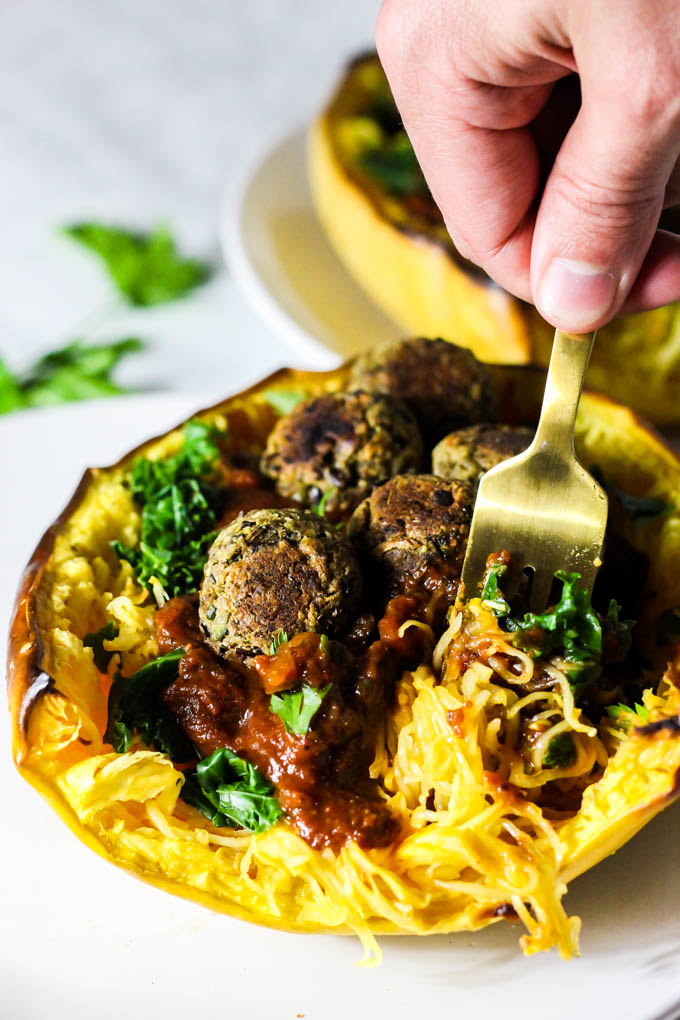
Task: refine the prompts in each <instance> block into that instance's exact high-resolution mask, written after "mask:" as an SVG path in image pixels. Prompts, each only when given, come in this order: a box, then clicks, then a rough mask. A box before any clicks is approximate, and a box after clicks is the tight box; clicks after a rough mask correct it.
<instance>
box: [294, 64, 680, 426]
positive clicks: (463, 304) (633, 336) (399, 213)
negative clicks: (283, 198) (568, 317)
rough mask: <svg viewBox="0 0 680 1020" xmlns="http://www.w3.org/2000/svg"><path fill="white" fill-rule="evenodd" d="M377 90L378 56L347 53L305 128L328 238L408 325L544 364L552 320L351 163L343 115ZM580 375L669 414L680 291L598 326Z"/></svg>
mask: <svg viewBox="0 0 680 1020" xmlns="http://www.w3.org/2000/svg"><path fill="white" fill-rule="evenodd" d="M386 89H387V85H386V81H385V78H384V74H383V72H382V69H381V67H380V64H379V62H378V58H377V56H376V55H375V54H374V53H369V54H365V55H363V56H360V57H357V58H356V59H355V60H354V61H352V63H350V65H349V66H348V68H347V70H346V72H345V74H344V75H343V77H342V79H341V81H340V83H339V85H338V87H337V89H336V91H335V93H334V95H333V97H332V98H331V100H330V102H329V103H328V105H327V106H326V108H325V109H324V111H323V112H322V114H321V115H320V117H319V118H318V119H317V120H316V121H315V122H314V123H313V125H312V127H311V129H310V132H309V142H308V169H309V178H310V183H311V188H312V195H313V198H314V203H315V206H316V210H317V214H318V216H319V219H320V221H321V223H322V225H323V227H324V229H325V231H326V234H327V236H328V239H329V241H330V242H331V244H332V245H333V247H334V249H335V251H336V253H337V254H338V256H339V257H340V259H341V260H342V262H343V263H344V264H345V266H346V267H347V268H348V270H349V271H350V272H351V274H352V275H353V276H354V278H355V279H356V280H357V282H358V283H359V284H360V285H361V287H362V288H363V289H364V290H365V291H366V292H367V293H368V294H369V295H370V297H372V298H373V300H374V301H375V302H376V304H378V305H379V306H380V307H381V308H382V309H383V310H384V311H385V312H386V313H387V314H388V315H389V316H390V317H391V318H392V319H393V320H394V321H395V322H396V323H397V324H398V325H399V326H401V327H402V328H403V329H404V331H405V333H406V334H407V335H418V334H420V335H422V336H428V337H434V336H441V337H444V338H445V339H447V340H451V341H453V342H454V343H457V344H461V345H463V346H466V347H470V348H471V349H472V351H473V352H474V353H475V354H476V355H477V357H478V358H480V359H481V360H483V361H493V362H498V363H504V364H525V363H535V364H539V365H547V363H548V359H549V356H550V348H551V344H552V330H551V329H550V328H549V327H548V326H547V324H546V323H545V322H544V321H543V319H541V317H540V316H539V315H538V313H537V312H536V310H535V308H533V306H531V305H528V304H526V303H524V302H522V301H519V300H517V299H516V298H514V297H512V296H511V295H510V294H508V293H506V292H505V291H503V290H502V289H501V288H500V287H498V286H497V285H496V284H494V283H493V282H492V281H491V280H490V279H489V278H488V277H487V276H486V275H485V274H484V273H483V272H482V271H480V270H479V269H478V268H477V267H476V266H474V265H472V263H470V262H467V261H465V259H463V258H462V257H461V256H460V255H459V254H458V253H457V251H456V250H455V248H454V246H453V243H452V241H451V239H450V237H449V236H448V234H447V232H446V229H445V228H444V225H443V223H440V224H428V223H426V222H424V221H423V220H422V219H420V218H419V217H418V216H416V215H414V214H413V213H412V212H410V211H409V209H408V208H407V207H406V205H405V203H404V201H403V200H402V199H401V198H399V197H396V196H393V195H388V194H387V193H386V192H385V191H384V190H383V189H381V188H380V186H379V185H377V184H375V183H374V182H372V181H370V180H369V179H368V178H367V176H366V174H365V173H364V174H362V173H360V172H357V166H356V160H355V159H354V155H355V154H354V152H353V146H352V145H351V144H348V143H347V133H346V132H344V131H343V126H344V125H345V124H346V123H347V122H348V119H350V118H353V117H356V116H361V115H365V113H366V110H367V108H368V107H370V103H371V102H372V99H373V98H374V97H375V94H376V91H377V90H381V91H383V92H384V91H386ZM588 384H589V385H590V386H592V387H593V388H594V389H597V390H599V391H601V392H603V393H607V394H609V395H610V396H612V397H613V398H614V399H616V400H619V401H621V402H622V403H625V404H627V405H629V406H631V407H633V408H634V409H635V410H637V411H639V412H641V413H642V414H644V415H645V416H646V417H648V418H649V419H650V421H653V422H655V423H656V424H659V425H676V424H678V423H680V302H676V303H674V304H671V305H668V306H666V307H664V308H659V309H656V310H655V311H651V312H644V313H642V314H640V315H634V316H625V317H623V318H620V319H617V320H616V321H614V322H612V323H610V324H609V325H608V326H605V327H604V328H603V329H602V330H600V332H599V334H598V339H597V344H596V345H595V349H594V351H593V356H592V359H591V363H590V368H589V375H588Z"/></svg>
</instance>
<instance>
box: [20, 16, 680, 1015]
mask: <svg viewBox="0 0 680 1020" xmlns="http://www.w3.org/2000/svg"><path fill="white" fill-rule="evenodd" d="M377 7H378V4H377V2H375V0H336V2H334V3H333V2H328V0H326V2H322V0H317V2H313V0H221V2H220V0H115V2H110V0H90V2H87V0H49V2H48V0H4V3H3V4H2V25H1V27H0V137H2V139H3V150H4V153H3V159H2V164H1V169H0V175H1V177H0V181H1V183H2V187H1V188H0V297H1V298H2V300H0V353H1V354H2V355H3V357H5V358H6V359H7V360H8V362H9V363H10V364H12V365H14V366H16V367H21V366H22V365H24V364H25V363H26V362H27V361H28V360H29V358H30V357H31V356H33V355H34V354H38V353H40V352H41V351H42V350H45V349H47V348H49V347H52V346H54V345H55V344H56V343H59V342H63V341H66V340H68V339H71V338H73V336H75V335H77V332H78V330H79V329H80V328H81V327H80V324H81V323H83V322H86V321H87V320H88V319H89V320H90V322H95V321H98V322H99V327H98V329H96V330H94V329H88V331H87V333H86V335H87V336H88V337H92V336H96V337H100V338H102V339H104V338H108V337H110V338H115V337H118V336H121V335H125V334H130V333H136V334H138V335H140V336H143V337H144V338H146V339H148V340H149V342H150V347H149V350H148V353H147V354H145V355H144V356H143V357H142V358H139V359H137V360H136V361H135V362H134V363H133V364H132V365H130V367H129V368H128V369H126V370H125V372H124V373H123V375H122V378H123V379H124V380H125V381H127V382H129V383H131V384H134V385H138V386H140V387H144V388H153V389H157V390H161V391H183V393H184V395H182V393H179V394H177V393H176V394H175V395H174V396H157V397H151V398H130V399H125V400H123V401H121V402H111V403H107V404H101V405H92V406H90V407H84V406H74V407H69V408H64V409H59V410H57V411H53V412H52V411H46V412H28V413H26V414H21V415H16V416H14V417H12V418H5V419H2V420H1V421H0V479H2V483H1V489H0V491H1V492H2V495H3V499H2V500H1V501H0V625H1V626H2V627H3V628H4V627H5V626H6V623H7V621H8V618H9V609H10V604H11V599H12V596H13V592H14V589H15V587H16V583H17V579H18V575H19V572H20V569H21V566H22V565H23V563H24V562H25V561H26V559H27V557H28V555H29V553H30V551H31V548H32V546H33V544H34V543H35V541H36V539H37V537H38V535H39V534H40V532H41V530H42V529H43V528H44V527H45V526H46V525H47V524H48V523H49V521H50V520H51V519H52V518H53V517H54V516H55V514H56V512H57V511H58V510H59V509H60V506H61V504H62V503H63V502H64V501H65V499H66V498H67V496H68V495H69V493H70V491H71V489H72V488H73V486H74V484H75V482H76V480H77V477H78V475H79V473H80V471H81V469H82V468H83V467H84V466H85V464H87V463H93V462H94V463H97V462H100V463H101V462H106V461H107V460H110V459H112V458H113V457H115V456H116V455H118V454H119V453H121V452H122V451H123V450H124V449H125V448H127V447H128V446H130V445H131V444H132V443H133V442H135V441H137V440H139V439H141V438H143V437H144V435H145V434H148V433H149V432H156V431H158V430H160V429H162V428H163V427H165V426H166V425H170V424H171V423H173V422H174V421H175V420H176V419H178V418H179V417H181V416H183V415H184V414H185V413H187V412H188V411H190V410H191V409H192V407H195V406H197V405H198V404H200V403H201V402H202V401H205V402H207V400H208V399H210V398H212V397H213V396H217V395H220V394H222V393H226V392H228V391H230V390H233V389H238V388H239V387H240V386H241V385H242V384H243V383H244V382H245V381H246V379H249V378H253V377H257V376H259V375H261V374H263V373H264V372H265V371H268V370H269V369H271V368H273V367H276V366H278V365H279V364H281V363H283V362H285V361H290V357H289V355H288V353H287V352H286V351H285V350H283V349H282V348H281V347H280V346H279V344H278V342H277V341H276V340H275V339H274V338H273V337H272V336H271V335H270V334H269V333H268V332H267V330H266V329H265V328H264V327H263V326H262V325H261V324H260V322H259V321H258V320H257V319H256V318H255V316H254V315H253V314H252V313H251V312H250V310H249V309H248V307H247V306H246V304H245V302H244V300H243V299H242V298H241V297H240V295H239V294H238V292H237V291H236V289H235V287H234V285H233V282H232V281H231V280H230V277H229V271H228V268H227V269H226V270H222V271H220V272H219V273H218V274H217V276H216V277H215V279H214V281H213V282H212V283H211V284H209V285H208V286H207V287H206V288H204V289H203V290H201V291H200V292H198V293H197V294H196V295H195V296H194V297H192V298H191V299H190V300H188V301H186V302H180V303H178V304H172V305H167V306H164V307H162V308H159V309H156V310H152V311H148V312H143V313H135V314H132V313H128V312H125V311H124V309H122V308H121V307H120V306H118V307H116V306H115V303H112V302H111V290H110V287H109V285H108V284H107V282H106V279H105V277H104V275H103V273H102V272H101V270H100V268H99V266H98V264H97V262H96V260H95V259H91V258H89V257H88V256H87V255H86V254H84V253H83V252H81V251H80V250H79V249H78V248H77V247H75V246H72V245H71V244H69V243H68V242H67V241H64V240H61V239H59V238H58V237H57V235H56V233H55V231H56V228H57V227H58V226H59V225H60V224H64V223H68V222H71V221H73V220H80V219H84V218H90V217H91V218H97V219H103V220H111V221H116V222H121V223H129V224H130V225H131V226H138V227H145V226H152V225H154V224H156V223H157V222H159V221H161V220H165V221H167V222H168V223H169V224H170V225H171V227H172V228H173V230H174V231H175V232H176V234H177V236H178V237H179V239H180V241H181V242H182V245H183V247H184V248H185V249H186V250H188V251H189V252H191V253H192V254H196V255H199V256H203V257H207V258H210V259H214V260H217V259H218V243H217V222H218V209H219V203H220V198H221V195H222V191H223V188H224V185H225V182H226V181H227V180H228V179H229V177H230V175H231V174H232V173H233V171H234V169H235V167H236V166H237V164H239V163H240V162H241V160H242V158H243V157H244V155H246V154H247V153H248V152H249V151H251V150H252V149H253V148H254V147H256V146H258V145H259V143H260V142H261V140H263V139H265V138H268V137H274V136H278V135H281V134H282V133H283V132H284V130H285V129H286V128H287V127H288V126H289V125H291V124H294V123H298V122H301V121H304V120H306V119H307V118H308V116H309V115H311V113H312V112H313V111H314V110H315V109H316V107H317V106H318V104H319V103H320V102H321V100H322V98H323V96H324V95H325V93H326V92H327V90H328V89H329V88H330V87H331V85H332V82H333V80H334V78H335V76H336V73H337V71H338V69H339V66H340V64H341V62H342V60H343V59H344V58H345V57H346V56H347V55H349V54H351V53H352V52H353V51H355V50H356V49H358V48H361V47H364V46H366V45H367V44H370V40H371V35H372V29H373V23H374V20H375V14H376V11H377ZM3 654H4V649H3ZM3 667H4V663H3ZM0 787H1V790H2V793H1V796H2V801H3V804H4V805H5V806H4V807H3V810H2V812H0V818H1V821H0V826H2V829H1V830H0V1017H1V1018H2V1020H5V1018H7V1020H37V1018H41V1020H42V1018H43V1017H50V1018H52V1020H61V1018H62V1017H63V1018H66V1017H68V1018H72V1020H80V1018H83V1020H84V1018H97V1020H99V1018H102V1020H109V1018H110V1020H114V1018H115V1020H120V1018H121V1017H129V1016H135V1017H136V1016H143V1015H145V1014H148V1015H151V1014H152V1011H153V1014H154V1015H158V1016H162V1017H164V1018H168V1020H175V1018H180V1017H182V1018H185V1017H189V1016H201V1017H207V1018H212V1017H220V1018H222V1017H225V1018H226V1017H228V1018H231V1017H232V1016H238V1017H239V1018H241V1017H247V1018H251V1017H252V1018H265V1017H266V1018H270V1017H271V1018H279V1017H282V1018H291V1020H293V1018H296V1017H297V1016H299V1015H300V1014H303V1015H305V1016H307V1017H310V1018H317V1020H333V1018H336V1017H338V1018H339V1017H343V1018H345V1017H347V1016H350V1017H357V1018H362V1017H365V1016H366V1017H367V1016H378V1017H382V1016H383V1015H389V1016H390V1017H395V1018H401V1017H406V1016H414V1015H417V1014H418V1013H424V1012H427V1013H428V1014H429V1015H431V1016H437V1017H439V1016H440V1015H441V1016H444V1015H446V1016H456V1015H460V1016H464V1015H465V1016H467V1015H470V1016H472V1015H477V1014H484V1015H494V1014H500V1015H502V1016H503V1017H505V1018H506V1020H511V1018H513V1017H519V1016H522V1017H523V1018H527V1017H533V1016H536V1017H540V1018H541V1020H552V1018H561V1017H565V1018H566V1017H569V1018H570V1020H572V1018H573V1017H574V1016H579V1017H595V1016H597V1017H598V1018H599V1020H603V1018H609V1017H617V1018H622V1020H625V1018H630V1020H633V1018H636V1020H641V1018H645V1017H647V1018H651V1017H653V1016H657V1015H661V1013H662V1012H663V1010H664V1009H666V1007H668V1006H669V1004H670V1003H671V1002H672V1001H673V999H674V998H675V996H676V995H677V993H678V988H679V987H680V980H678V972H679V971H678V953H679V951H680V876H679V875H678V865H677V850H676V847H677V843H678V841H677V822H678V812H677V811H675V812H673V811H670V812H668V813H667V814H666V815H664V816H663V817H661V818H660V819H658V820H657V821H655V822H654V823H653V824H652V825H651V826H650V827H649V828H648V829H647V830H646V831H645V832H644V833H642V834H641V836H639V837H638V838H637V839H636V840H635V841H634V842H633V843H632V844H631V845H629V846H628V847H626V848H625V849H624V850H623V851H621V853H620V854H618V855H617V856H616V857H615V858H614V859H612V860H610V861H608V862H607V863H606V864H604V865H602V866H601V867H600V868H598V869H597V870H596V871H594V872H592V873H591V874H589V875H587V876H585V877H584V878H583V879H582V880H580V881H578V882H576V883H575V885H574V891H573V892H572V893H571V894H570V896H569V900H568V907H569V909H570V910H572V911H574V912H578V913H581V914H582V915H583V917H584V934H583V950H584V957H583V959H581V960H579V961H576V962H574V963H573V964H571V965H564V964H562V963H561V961H559V959H558V958H556V957H555V956H554V955H551V956H547V957H545V956H544V957H541V958H533V959H531V960H524V959H522V958H520V957H519V956H518V951H517V946H516V940H517V937H518V935H519V932H517V931H516V930H515V929H512V928H510V927H505V926H497V927H496V928H494V929H493V930H489V931H487V932H484V933H481V934H480V935H478V936H460V937H457V938H439V939H434V940H427V941H426V942H418V941H417V940H413V939H403V940H392V941H388V942H387V943H386V945H385V951H386V961H385V964H384V965H383V967H382V968H381V969H380V970H377V971H358V970H356V969H355V968H353V966H352V965H353V963H354V962H355V961H356V960H357V959H358V957H359V955H360V954H359V950H358V946H357V944H356V943H355V942H354V941H352V940H349V939H341V938H334V937H326V938H320V937H314V938H311V937H300V936H288V935H280V934H276V933H272V932H267V931H264V930H262V929H258V928H255V927H253V926H248V925H244V924H240V923H238V922H234V921H231V920H230V919H228V918H224V917H222V916H218V915H213V914H211V913H210V912H208V911H206V910H204V909H202V908H199V907H196V906H193V905H191V904H188V903H185V902H183V901H180V900H178V899H175V898H173V897H170V896H168V895H166V894H163V893H160V892H157V891H156V890H153V889H151V888H149V887H146V886H144V885H143V884H141V883H139V882H136V881H134V880H133V879H131V878H130V877H129V876H128V875H127V874H125V873H124V872H122V871H119V870H117V869H115V868H113V867H111V866H110V865H108V864H107V863H105V862H104V861H102V860H100V859H99V858H97V857H96V856H95V855H94V854H92V853H91V851H89V850H87V849H86V848H85V847H83V846H82V845H81V844H79V843H78V842H77V841H76V840H75V839H74V837H73V836H72V835H71V834H70V833H69V832H68V831H67V829H66V828H65V827H64V826H63V825H62V823H61V822H59V821H58V819H57V818H56V817H55V816H54V815H52V813H51V812H50V810H49V809H48V808H47V807H46V805H44V804H43V802H42V801H41V800H40V799H39V798H38V796H37V795H36V794H35V793H34V792H33V791H31V790H30V789H29V788H28V787H27V786H26V785H25V784H24V783H23V782H21V781H20V780H19V778H18V777H17V775H16V774H15V772H14V770H13V768H12V767H11V765H10V762H9V749H8V740H7V729H6V727H3V728H2V730H1V731H0ZM667 1015H668V1016H669V1017H670V1016H676V1015H678V1013H677V1012H675V1011H673V1009H671V1011H670V1012H669V1013H668V1014H667Z"/></svg>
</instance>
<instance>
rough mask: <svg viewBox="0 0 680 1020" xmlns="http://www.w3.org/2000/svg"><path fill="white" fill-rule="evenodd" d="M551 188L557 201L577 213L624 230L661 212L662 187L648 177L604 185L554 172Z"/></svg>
mask: <svg viewBox="0 0 680 1020" xmlns="http://www.w3.org/2000/svg"><path fill="white" fill-rule="evenodd" d="M551 186H552V188H553V189H554V195H555V197H556V198H557V199H558V201H560V202H561V203H563V204H565V205H567V206H571V207H572V208H573V209H574V210H575V212H577V213H579V214H581V215H587V216H588V217H590V218H591V219H593V220H596V221H597V220H600V221H602V222H603V223H607V225H608V226H609V227H610V228H611V227H620V228H622V229H627V228H628V227H630V226H631V225H634V224H637V223H641V222H645V221H647V220H648V219H649V218H650V216H651V215H652V214H653V213H654V212H657V213H658V212H660V210H661V204H662V201H663V190H664V189H663V183H662V182H661V181H656V180H653V181H651V180H650V177H649V173H646V174H644V175H642V174H641V175H640V176H639V177H635V176H632V177H630V178H620V179H619V180H609V181H606V182H604V181H602V180H595V179H594V178H589V177H588V176H586V175H585V174H575V173H574V174H572V173H569V172H567V171H564V170H561V171H555V172H554V176H553V180H552V182H551Z"/></svg>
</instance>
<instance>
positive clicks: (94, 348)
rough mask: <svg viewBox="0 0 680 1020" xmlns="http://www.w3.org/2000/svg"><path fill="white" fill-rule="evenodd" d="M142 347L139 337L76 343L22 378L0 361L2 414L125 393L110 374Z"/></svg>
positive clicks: (78, 341)
mask: <svg viewBox="0 0 680 1020" xmlns="http://www.w3.org/2000/svg"><path fill="white" fill-rule="evenodd" d="M143 347H144V344H143V343H142V341H141V340H138V339H137V338H136V337H127V338H126V339H124V340H116V341H113V342H111V343H104V344H85V343H82V341H80V340H74V341H73V342H72V343H70V344H67V345H66V346H65V347H60V348H59V349H58V350H55V351H52V352H50V353H49V354H46V355H44V356H43V357H42V358H40V359H39V360H38V361H37V362H36V363H35V364H34V365H32V366H31V367H30V368H29V369H28V370H27V371H26V372H24V373H22V374H21V375H13V374H12V373H11V372H10V371H9V369H8V368H7V366H6V365H5V364H4V362H3V361H2V360H0V414H5V413H7V412H8V411H16V410H18V409H19V408H24V407H45V406H47V405H52V404H64V403H69V402H71V401H75V400H88V399H90V398H92V397H112V396H117V395H118V394H120V393H125V392H126V390H125V389H124V388H123V387H121V386H118V384H117V383H115V382H114V381H113V380H112V378H111V373H112V372H113V370H114V369H115V367H116V366H117V364H118V363H119V361H120V360H121V359H122V358H124V357H125V356H126V355H128V354H133V353H135V352H137V351H140V350H142V348H143Z"/></svg>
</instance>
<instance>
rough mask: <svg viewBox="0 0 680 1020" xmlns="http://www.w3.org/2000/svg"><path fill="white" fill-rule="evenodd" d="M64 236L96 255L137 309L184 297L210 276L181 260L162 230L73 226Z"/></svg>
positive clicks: (194, 262)
mask: <svg viewBox="0 0 680 1020" xmlns="http://www.w3.org/2000/svg"><path fill="white" fill-rule="evenodd" d="M64 233H65V234H66V235H68V236H69V237H72V238H73V239H74V240H76V241H79V242H80V243H81V244H83V245H85V246H86V247H87V248H90V249H91V251H93V252H95V253H96V254H97V255H99V256H100V258H101V259H103V261H104V263H105V265H106V268H107V270H108V272H109V275H110V276H111V278H112V280H113V281H114V283H115V284H116V286H117V288H118V290H119V291H120V293H121V294H122V296H123V297H124V298H126V299H127V300H128V301H129V302H130V304H132V305H136V306H138V307H143V308H148V307H150V306H151V305H160V304H163V303H164V302H165V301H174V300H175V299H176V298H181V297H184V295H185V294H188V293H189V291H192V290H193V289H194V288H195V287H198V286H199V284H201V283H204V282H205V281H206V280H207V279H209V277H210V276H211V273H212V270H211V268H210V266H208V265H207V264H206V263H205V262H200V261H198V259H185V258H182V257H181V256H180V255H179V253H178V251H177V246H176V244H175V241H174V239H173V237H172V235H171V234H170V233H169V231H168V230H167V229H166V228H165V227H158V228H157V229H156V230H154V231H153V233H150V234H145V233H142V232H140V231H133V230H125V229H123V228H121V227H114V226H108V225H106V224H102V223H75V224H73V225H72V226H69V227H65V228H64Z"/></svg>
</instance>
